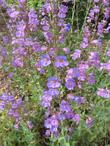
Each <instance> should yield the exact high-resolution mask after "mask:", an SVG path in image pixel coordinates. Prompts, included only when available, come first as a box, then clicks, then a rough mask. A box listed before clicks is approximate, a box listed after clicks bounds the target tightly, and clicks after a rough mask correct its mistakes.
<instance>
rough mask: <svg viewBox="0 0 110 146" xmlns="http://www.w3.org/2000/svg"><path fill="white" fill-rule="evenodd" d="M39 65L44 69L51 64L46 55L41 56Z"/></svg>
mask: <svg viewBox="0 0 110 146" xmlns="http://www.w3.org/2000/svg"><path fill="white" fill-rule="evenodd" d="M40 64H41V66H42V67H46V66H48V65H50V64H51V60H50V56H49V55H48V54H43V55H42V56H41V59H40Z"/></svg>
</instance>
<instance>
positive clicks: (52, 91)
mask: <svg viewBox="0 0 110 146" xmlns="http://www.w3.org/2000/svg"><path fill="white" fill-rule="evenodd" d="M48 93H49V94H50V95H51V96H57V95H59V91H58V89H49V90H48Z"/></svg>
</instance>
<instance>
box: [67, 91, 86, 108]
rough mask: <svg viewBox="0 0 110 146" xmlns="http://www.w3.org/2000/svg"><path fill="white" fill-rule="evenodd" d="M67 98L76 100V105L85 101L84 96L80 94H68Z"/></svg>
mask: <svg viewBox="0 0 110 146" xmlns="http://www.w3.org/2000/svg"><path fill="white" fill-rule="evenodd" d="M67 98H68V99H70V100H72V101H74V102H76V103H77V104H78V105H80V104H83V103H85V98H84V97H81V96H74V95H73V94H68V95H67Z"/></svg>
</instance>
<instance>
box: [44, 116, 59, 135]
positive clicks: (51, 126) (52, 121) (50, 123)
mask: <svg viewBox="0 0 110 146" xmlns="http://www.w3.org/2000/svg"><path fill="white" fill-rule="evenodd" d="M44 126H45V128H47V129H48V130H50V132H51V134H55V133H56V132H57V131H58V126H59V121H58V119H57V117H56V115H53V116H51V117H49V118H48V119H46V120H45V123H44Z"/></svg>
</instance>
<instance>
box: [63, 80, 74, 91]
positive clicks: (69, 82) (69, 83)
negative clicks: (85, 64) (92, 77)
mask: <svg viewBox="0 0 110 146" xmlns="http://www.w3.org/2000/svg"><path fill="white" fill-rule="evenodd" d="M65 86H66V88H67V89H68V90H73V89H74V87H75V86H76V83H75V80H74V79H68V80H67V81H66V83H65Z"/></svg>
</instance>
